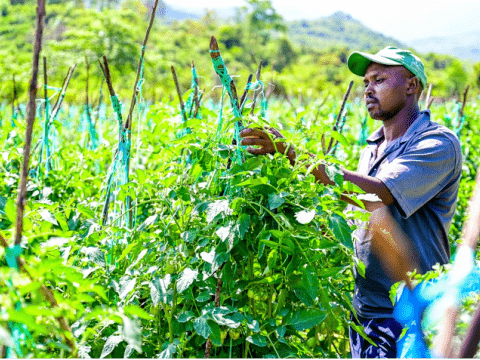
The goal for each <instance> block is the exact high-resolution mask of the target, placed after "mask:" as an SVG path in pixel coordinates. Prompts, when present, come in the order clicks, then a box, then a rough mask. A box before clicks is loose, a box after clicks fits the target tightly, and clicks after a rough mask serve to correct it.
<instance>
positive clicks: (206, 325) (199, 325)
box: [193, 315, 221, 346]
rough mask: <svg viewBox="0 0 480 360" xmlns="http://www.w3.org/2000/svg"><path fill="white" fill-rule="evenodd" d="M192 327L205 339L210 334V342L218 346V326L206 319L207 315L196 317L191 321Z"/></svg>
mask: <svg viewBox="0 0 480 360" xmlns="http://www.w3.org/2000/svg"><path fill="white" fill-rule="evenodd" d="M193 328H194V329H195V331H196V332H197V334H198V335H200V336H202V337H203V338H205V339H208V337H209V336H210V340H212V343H214V344H215V345H218V346H220V345H221V337H220V327H219V326H218V324H217V323H216V322H214V321H213V320H210V319H208V318H207V316H205V315H202V316H201V317H199V318H196V319H195V320H194V321H193Z"/></svg>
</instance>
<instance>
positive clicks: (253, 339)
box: [246, 334, 267, 347]
mask: <svg viewBox="0 0 480 360" xmlns="http://www.w3.org/2000/svg"><path fill="white" fill-rule="evenodd" d="M246 340H247V341H248V342H249V343H252V344H253V345H257V346H259V347H265V346H267V338H266V337H265V336H262V335H259V334H254V335H252V336H248V337H247V339H246Z"/></svg>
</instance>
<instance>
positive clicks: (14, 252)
mask: <svg viewBox="0 0 480 360" xmlns="http://www.w3.org/2000/svg"><path fill="white" fill-rule="evenodd" d="M5 250H6V251H5V255H6V258H7V264H8V266H10V267H11V268H13V269H16V270H18V263H17V258H18V257H19V256H20V255H22V251H23V249H22V247H21V246H20V245H13V246H9V247H7V248H6V249H5Z"/></svg>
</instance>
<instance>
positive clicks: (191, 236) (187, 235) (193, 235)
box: [180, 231, 197, 243]
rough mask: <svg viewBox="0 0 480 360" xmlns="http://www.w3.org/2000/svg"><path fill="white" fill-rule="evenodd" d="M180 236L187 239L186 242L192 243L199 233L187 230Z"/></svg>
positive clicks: (184, 239)
mask: <svg viewBox="0 0 480 360" xmlns="http://www.w3.org/2000/svg"><path fill="white" fill-rule="evenodd" d="M180 237H181V238H182V239H183V241H185V242H186V243H190V242H192V241H193V240H195V238H196V237H197V233H196V232H195V231H185V232H183V233H181V234H180Z"/></svg>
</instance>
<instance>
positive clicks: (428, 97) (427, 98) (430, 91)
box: [425, 84, 433, 109]
mask: <svg viewBox="0 0 480 360" xmlns="http://www.w3.org/2000/svg"><path fill="white" fill-rule="evenodd" d="M432 86H433V84H430V85H429V86H428V92H427V97H426V99H425V106H426V108H427V109H428V104H429V103H430V95H431V93H432Z"/></svg>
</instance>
